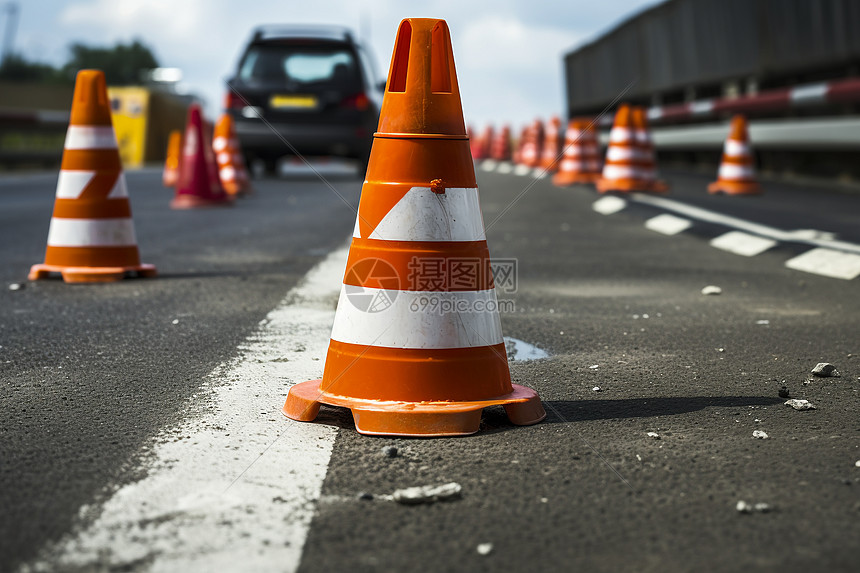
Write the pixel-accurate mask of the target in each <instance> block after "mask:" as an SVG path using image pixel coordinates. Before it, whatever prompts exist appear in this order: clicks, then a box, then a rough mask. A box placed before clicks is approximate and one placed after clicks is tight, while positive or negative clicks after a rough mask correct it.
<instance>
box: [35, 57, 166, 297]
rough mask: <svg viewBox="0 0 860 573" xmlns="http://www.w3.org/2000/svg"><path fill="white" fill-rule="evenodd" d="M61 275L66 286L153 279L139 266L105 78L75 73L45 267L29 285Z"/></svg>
mask: <svg viewBox="0 0 860 573" xmlns="http://www.w3.org/2000/svg"><path fill="white" fill-rule="evenodd" d="M51 273H61V274H62V276H63V280H64V281H66V282H67V283H87V282H110V281H116V280H120V279H122V278H123V277H124V276H125V275H126V273H136V274H137V276H143V277H154V276H155V274H156V271H155V267H154V266H152V265H145V264H141V262H140V254H139V252H138V250H137V239H136V238H135V234H134V222H133V221H132V218H131V206H130V204H129V201H128V190H127V189H126V184H125V175H124V174H123V171H122V164H121V162H120V158H119V149H118V148H117V143H116V134H115V133H114V130H113V123H112V122H111V115H110V100H109V99H108V95H107V88H106V86H105V76H104V74H103V73H102V72H101V71H99V70H81V71H80V72H78V76H77V79H76V81H75V93H74V100H73V101H72V113H71V119H70V121H69V130H68V132H66V143H65V146H64V148H63V162H62V165H61V167H60V177H59V181H58V182H57V197H56V200H55V201H54V214H53V217H52V219H51V226H50V229H49V230H48V247H47V249H46V251H45V263H44V264H41V265H33V267H32V268H31V269H30V275H29V278H30V280H37V279H42V278H46V277H48V276H49V275H50V274H51Z"/></svg>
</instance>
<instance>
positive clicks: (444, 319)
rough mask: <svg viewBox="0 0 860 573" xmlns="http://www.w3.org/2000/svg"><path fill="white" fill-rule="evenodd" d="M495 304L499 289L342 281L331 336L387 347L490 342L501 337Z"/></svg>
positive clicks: (456, 345) (451, 345)
mask: <svg viewBox="0 0 860 573" xmlns="http://www.w3.org/2000/svg"><path fill="white" fill-rule="evenodd" d="M496 305H497V301H496V291H495V290H481V291H461V292H427V291H401V290H387V289H375V288H368V287H357V286H351V285H343V289H342V290H341V293H340V300H339V301H338V305H337V313H336V315H335V319H334V326H333V327H332V332H331V338H332V340H337V341H339V342H345V343H348V344H359V345H364V346H382V347H386V348H436V349H441V348H474V347H478V346H490V345H494V344H500V343H501V342H502V326H501V321H500V320H499V313H498V308H497V306H496ZM482 309H483V310H482ZM373 310H375V311H373ZM458 311H459V312H458Z"/></svg>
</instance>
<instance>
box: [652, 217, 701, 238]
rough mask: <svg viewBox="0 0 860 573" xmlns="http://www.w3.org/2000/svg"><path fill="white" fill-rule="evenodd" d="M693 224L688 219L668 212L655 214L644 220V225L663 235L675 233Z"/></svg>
mask: <svg viewBox="0 0 860 573" xmlns="http://www.w3.org/2000/svg"><path fill="white" fill-rule="evenodd" d="M692 225H693V222H692V221H690V220H689V219H682V218H681V217H676V216H675V215H670V214H669V213H663V214H662V215H657V216H656V217H652V218H650V219H648V220H647V221H645V227H646V228H648V229H651V230H652V231H657V232H658V233H663V234H664V235H677V234H678V233H681V232H683V231H686V230H687V229H689V228H690V227H691V226H692Z"/></svg>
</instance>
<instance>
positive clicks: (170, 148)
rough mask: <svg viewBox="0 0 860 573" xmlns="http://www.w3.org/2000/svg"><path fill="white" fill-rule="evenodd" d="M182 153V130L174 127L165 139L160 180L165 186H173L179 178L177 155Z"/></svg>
mask: <svg viewBox="0 0 860 573" xmlns="http://www.w3.org/2000/svg"><path fill="white" fill-rule="evenodd" d="M181 153H182V132H181V131H179V130H178V129H174V130H173V131H171V132H170V138H169V139H168V140H167V157H166V158H165V160H164V173H163V174H162V176H161V181H162V183H164V186H165V187H173V186H174V185H176V182H177V181H178V180H179V157H180V155H181Z"/></svg>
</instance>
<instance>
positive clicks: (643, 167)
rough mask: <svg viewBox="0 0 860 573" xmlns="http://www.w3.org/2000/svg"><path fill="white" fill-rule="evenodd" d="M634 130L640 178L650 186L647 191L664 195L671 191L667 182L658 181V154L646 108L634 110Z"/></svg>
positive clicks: (635, 108)
mask: <svg viewBox="0 0 860 573" xmlns="http://www.w3.org/2000/svg"><path fill="white" fill-rule="evenodd" d="M633 130H634V132H635V134H636V145H637V146H638V147H639V160H638V164H639V176H640V177H641V178H642V181H644V182H645V184H646V185H647V186H648V189H647V191H652V192H655V193H663V192H665V191H668V190H669V186H668V185H666V182H665V181H661V180H659V179H657V153H656V152H655V151H654V140H653V139H651V130H650V129H648V116H647V115H646V112H645V108H644V107H639V106H636V107H634V108H633Z"/></svg>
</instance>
